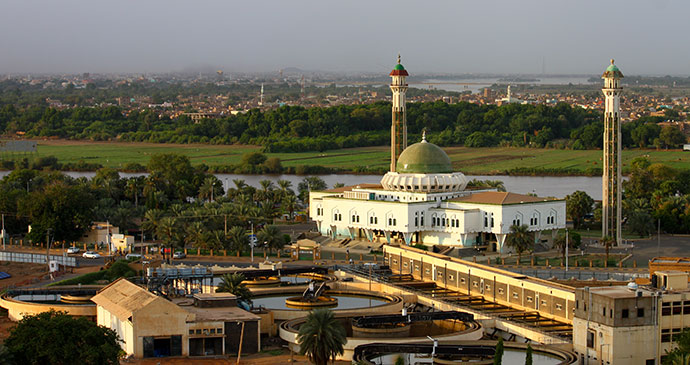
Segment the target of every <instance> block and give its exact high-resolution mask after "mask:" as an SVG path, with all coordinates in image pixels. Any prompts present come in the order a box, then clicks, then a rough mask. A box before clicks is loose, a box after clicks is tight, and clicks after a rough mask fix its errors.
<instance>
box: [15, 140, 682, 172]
mask: <svg viewBox="0 0 690 365" xmlns="http://www.w3.org/2000/svg"><path fill="white" fill-rule="evenodd" d="M37 142H38V147H37V149H38V153H37V154H33V156H34V157H36V156H38V157H46V156H55V157H56V158H57V159H58V161H59V162H60V163H61V164H64V165H66V166H70V167H72V168H70V169H73V170H78V171H93V170H95V169H97V168H98V166H104V167H110V168H115V169H118V170H120V171H126V172H143V171H145V166H146V164H147V163H148V161H149V159H150V158H151V156H152V155H154V154H157V153H177V154H181V155H185V156H187V157H188V158H189V159H190V161H191V162H192V164H193V165H201V164H204V165H206V166H208V167H209V170H210V171H211V172H217V173H233V172H234V171H232V168H233V166H235V165H238V164H240V162H241V159H242V155H243V154H245V153H249V152H260V151H261V147H260V146H247V145H207V144H158V143H131V142H91V141H70V140H39V141H37ZM444 150H445V151H446V153H447V154H448V156H449V157H450V159H451V161H452V163H453V167H454V168H455V169H456V170H457V171H461V172H463V173H465V174H469V175H509V176H600V175H601V167H602V151H601V150H559V149H546V148H517V147H483V148H468V147H446V148H444ZM389 151H390V150H389V148H388V147H387V146H374V147H359V148H349V149H339V150H330V151H324V152H300V153H267V154H266V156H267V157H269V158H270V157H277V158H279V159H280V160H281V163H282V165H283V167H284V168H286V169H287V170H288V171H287V172H288V173H294V174H381V173H384V172H385V171H387V169H388V166H389V159H390V152H389ZM30 156H31V155H26V157H30ZM641 156H645V157H648V158H649V159H650V161H651V162H652V163H657V162H658V163H663V164H665V165H668V166H671V167H674V168H678V169H690V152H683V151H682V150H650V149H632V150H624V151H623V156H622V160H623V161H622V162H623V166H622V167H623V172H624V173H625V172H626V171H627V169H628V166H629V163H630V161H632V159H634V158H636V157H641ZM2 157H3V158H7V157H8V155H4V156H2ZM22 157H24V155H21V154H17V155H16V156H15V158H22Z"/></svg>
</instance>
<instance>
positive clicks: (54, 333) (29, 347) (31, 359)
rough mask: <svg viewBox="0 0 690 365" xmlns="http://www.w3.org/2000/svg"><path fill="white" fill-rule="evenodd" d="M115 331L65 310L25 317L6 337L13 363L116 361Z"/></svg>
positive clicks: (116, 344) (116, 362) (101, 362)
mask: <svg viewBox="0 0 690 365" xmlns="http://www.w3.org/2000/svg"><path fill="white" fill-rule="evenodd" d="M119 342H120V339H119V338H118V336H117V334H116V333H115V331H113V330H111V329H109V328H105V327H101V326H99V325H97V324H96V323H94V322H92V321H89V320H88V319H86V318H84V317H73V316H70V315H68V314H67V313H64V312H54V311H50V312H43V313H40V314H37V315H29V316H25V317H24V318H23V319H22V320H20V321H19V322H17V325H16V326H15V327H14V328H13V329H12V330H11V331H10V336H9V337H8V338H7V340H5V347H6V348H7V352H8V354H9V357H10V361H11V362H12V363H16V364H36V365H39V364H56V365H59V364H94V365H100V364H119V360H118V357H119V355H120V353H121V351H122V350H121V349H120V345H119Z"/></svg>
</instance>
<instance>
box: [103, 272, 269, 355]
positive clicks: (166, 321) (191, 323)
mask: <svg viewBox="0 0 690 365" xmlns="http://www.w3.org/2000/svg"><path fill="white" fill-rule="evenodd" d="M91 300H92V301H93V302H94V303H96V318H97V323H98V324H99V325H101V326H104V327H107V328H110V329H112V330H114V331H115V332H116V333H117V334H118V336H120V339H121V340H122V342H121V347H122V349H123V351H125V353H127V354H128V355H134V357H136V358H147V357H164V356H209V355H224V354H230V353H237V352H238V351H239V345H240V338H242V350H241V351H242V353H245V354H246V353H253V352H257V351H259V349H260V337H259V328H260V326H259V317H258V316H256V315H254V314H252V313H250V312H247V311H245V310H242V309H240V308H238V307H237V300H236V297H235V296H234V295H231V294H226V293H214V294H197V295H195V296H194V297H193V298H184V299H179V300H176V301H174V302H173V301H170V300H167V299H165V298H162V297H159V296H157V295H155V294H153V293H151V292H149V291H148V290H146V289H144V288H142V287H140V286H138V285H135V284H133V283H131V282H129V281H127V280H125V279H119V280H117V281H115V282H113V283H112V284H110V285H108V286H106V287H105V288H103V289H102V290H100V291H99V292H98V294H96V295H95V296H94V297H93V298H92V299H91Z"/></svg>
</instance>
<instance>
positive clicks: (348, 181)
mask: <svg viewBox="0 0 690 365" xmlns="http://www.w3.org/2000/svg"><path fill="white" fill-rule="evenodd" d="M65 173H66V174H67V175H69V176H72V177H75V178H76V177H82V176H83V177H87V178H91V177H93V176H94V175H95V174H96V173H95V172H74V171H66V172H65ZM7 174H9V171H0V177H4V176H6V175H7ZM141 175H145V174H144V173H127V172H121V173H120V176H121V177H131V176H141ZM215 175H216V177H218V179H220V181H222V182H223V186H224V187H225V188H226V189H227V188H228V187H233V186H234V184H233V182H232V181H233V180H235V179H241V180H244V181H245V183H247V184H249V185H251V186H255V187H259V186H260V185H259V181H260V180H266V179H267V180H271V181H274V182H276V181H278V180H281V179H282V180H289V181H290V182H292V187H293V189H296V188H297V184H299V182H300V181H302V179H303V178H304V176H299V175H239V174H215ZM319 177H321V178H322V179H323V180H324V181H325V182H326V184H328V186H329V187H332V186H333V184H335V183H343V184H345V185H346V186H347V185H356V184H363V183H374V184H378V183H379V182H380V181H381V175H353V174H341V175H319ZM467 177H468V178H469V179H479V180H501V181H503V185H504V186H505V187H506V190H507V191H510V192H513V193H521V194H527V193H535V194H537V195H538V196H543V197H549V196H553V197H557V198H564V197H565V196H566V195H568V194H571V193H572V192H574V191H576V190H582V191H584V192H586V193H587V194H589V196H591V197H592V198H593V199H594V200H601V177H599V176H507V175H491V176H484V175H479V176H467Z"/></svg>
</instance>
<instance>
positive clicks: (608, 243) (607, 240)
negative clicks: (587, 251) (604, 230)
mask: <svg viewBox="0 0 690 365" xmlns="http://www.w3.org/2000/svg"><path fill="white" fill-rule="evenodd" d="M615 242H616V240H614V239H613V238H612V237H610V236H604V238H602V239H601V244H602V245H604V247H605V248H606V262H608V261H609V250H610V249H611V245H613V244H614V243H615Z"/></svg>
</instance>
